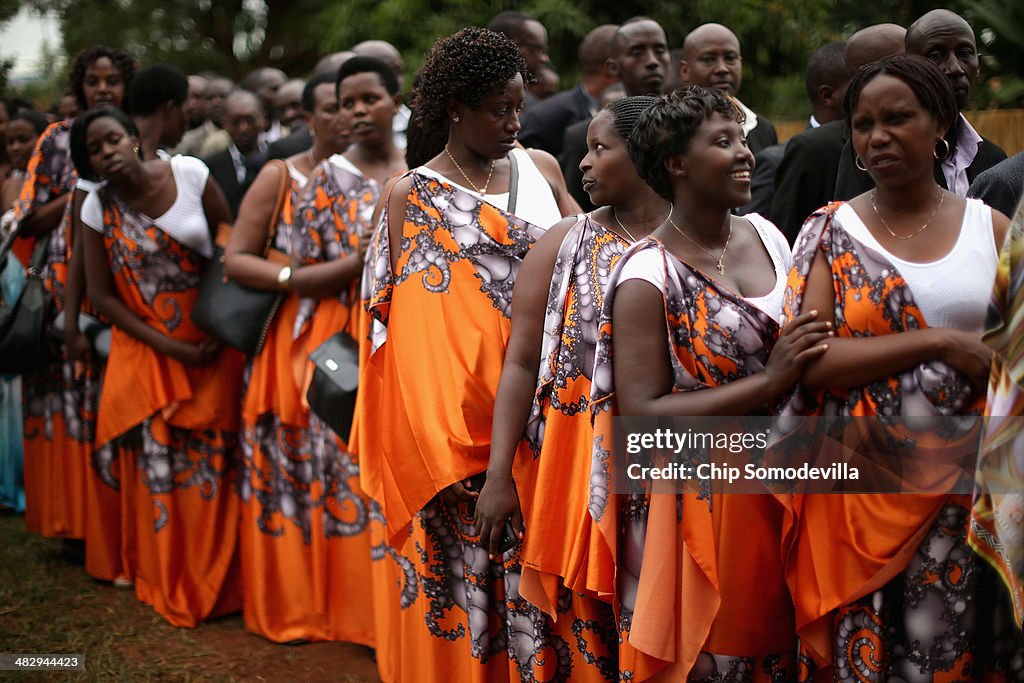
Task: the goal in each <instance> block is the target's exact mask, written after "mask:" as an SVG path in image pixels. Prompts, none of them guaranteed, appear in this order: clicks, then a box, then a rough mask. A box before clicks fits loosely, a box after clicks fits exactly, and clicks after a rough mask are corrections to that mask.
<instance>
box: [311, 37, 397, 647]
mask: <svg viewBox="0 0 1024 683" xmlns="http://www.w3.org/2000/svg"><path fill="white" fill-rule="evenodd" d="M336 93H337V96H338V110H339V116H338V125H339V127H340V128H341V129H342V130H345V131H349V134H350V136H351V137H350V141H351V144H350V145H349V147H348V149H347V150H345V152H344V154H341V153H339V154H334V155H332V156H331V157H330V158H328V159H327V160H325V161H323V162H322V163H321V164H320V165H319V167H318V168H317V170H316V173H315V174H314V176H313V177H312V178H311V179H310V182H309V186H308V187H307V188H306V190H305V192H304V193H303V196H302V199H301V200H300V202H299V205H298V207H297V211H296V216H295V229H294V231H293V233H292V258H293V261H294V267H295V271H294V274H293V276H292V287H293V288H294V289H295V291H296V292H297V293H298V295H299V296H300V297H304V301H303V307H302V309H301V310H300V312H299V315H298V318H297V321H296V329H305V330H308V333H307V335H306V337H305V340H304V343H305V348H306V353H307V354H308V353H310V352H312V351H313V350H314V349H316V348H317V347H318V346H320V345H321V344H323V343H324V342H325V341H327V339H328V338H329V337H331V336H332V335H334V334H335V333H337V332H338V331H342V330H344V331H347V332H348V333H349V334H351V335H353V336H356V335H358V332H357V330H358V329H359V328H360V326H361V325H362V324H363V323H362V320H363V317H362V316H361V315H360V306H358V304H357V302H358V300H359V299H358V297H359V294H358V292H359V278H360V275H361V274H362V270H363V259H364V257H365V254H366V247H367V245H368V244H369V239H370V234H371V232H372V230H373V228H372V226H373V213H374V208H375V207H376V206H377V202H378V199H379V198H380V192H381V187H382V186H383V184H384V183H385V181H386V180H387V179H388V178H390V177H391V176H392V175H395V174H396V173H400V172H401V171H403V170H405V162H404V160H403V158H402V153H401V151H400V150H399V149H398V148H396V147H395V143H394V136H393V133H392V121H393V119H394V115H395V112H396V110H397V109H398V105H399V103H400V100H399V95H398V80H397V78H396V76H395V73H394V71H393V70H392V69H391V68H390V67H389V66H388V65H387V64H385V63H384V62H381V61H380V60H377V59H372V58H370V57H353V58H351V59H349V60H347V61H346V62H345V63H344V64H343V65H342V66H341V68H340V69H339V70H338V75H337V87H336ZM306 369H307V377H306V381H305V383H304V385H303V386H304V387H306V386H308V385H309V381H310V378H311V375H312V364H310V363H307V368H306ZM309 421H310V440H311V443H312V447H313V462H314V468H313V473H314V475H313V476H314V477H316V478H317V480H318V486H319V488H318V493H317V496H316V497H315V504H316V506H317V508H318V515H320V516H321V518H322V521H321V523H320V525H319V532H318V535H319V538H318V539H317V540H316V541H315V542H314V546H315V549H317V550H318V553H319V555H320V558H321V565H322V566H320V567H318V572H319V576H318V578H317V581H316V582H315V583H314V586H313V587H314V596H315V599H316V600H317V601H318V604H320V605H322V608H323V610H324V618H325V620H326V628H327V630H328V633H329V635H330V637H331V639H333V640H345V641H349V642H353V643H360V644H363V645H367V646H371V647H372V646H373V645H374V644H375V642H376V640H377V639H376V634H375V632H374V610H373V592H372V590H370V586H371V583H372V582H371V579H370V571H371V567H370V562H371V555H372V551H371V547H370V546H371V533H370V527H371V524H372V523H373V522H374V521H375V519H377V518H379V513H378V512H377V511H376V510H375V509H374V507H373V505H372V501H370V499H369V497H368V496H367V495H366V494H364V493H363V490H362V488H361V486H360V483H359V466H360V465H359V461H358V459H357V458H356V456H355V455H354V453H353V452H352V450H353V449H350V448H349V446H348V441H349V435H348V434H336V433H335V432H334V431H333V430H332V429H331V428H330V427H328V426H327V424H326V423H324V422H323V421H322V420H321V419H320V418H319V417H317V416H316V415H310V418H309Z"/></svg>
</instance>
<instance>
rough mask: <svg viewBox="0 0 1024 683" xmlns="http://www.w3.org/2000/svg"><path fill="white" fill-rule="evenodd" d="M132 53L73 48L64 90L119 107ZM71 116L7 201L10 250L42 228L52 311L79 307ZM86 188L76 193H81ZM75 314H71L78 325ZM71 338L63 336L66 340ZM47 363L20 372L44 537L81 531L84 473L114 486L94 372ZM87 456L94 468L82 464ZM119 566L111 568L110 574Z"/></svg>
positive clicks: (65, 361)
mask: <svg viewBox="0 0 1024 683" xmlns="http://www.w3.org/2000/svg"><path fill="white" fill-rule="evenodd" d="M135 70H136V64H135V61H134V60H133V59H132V58H131V57H129V56H128V55H127V54H125V53H124V52H122V51H120V50H114V49H111V48H107V47H94V48H89V49H88V50H83V51H82V52H81V53H79V54H78V55H77V56H76V57H75V59H74V61H73V63H72V66H71V76H70V81H71V89H72V91H73V92H74V94H75V97H76V99H77V100H78V102H79V105H80V106H81V107H82V108H83V109H88V108H90V107H96V106H102V105H111V106H115V107H120V106H121V104H122V102H123V101H124V98H125V95H126V93H127V90H128V87H129V85H130V84H131V80H132V77H133V76H134V74H135ZM71 124H72V121H70V120H67V121H59V122H57V123H54V124H53V125H51V126H50V127H49V128H47V129H46V131H45V132H44V133H43V135H42V136H41V137H40V138H39V141H38V143H37V144H36V151H35V152H34V154H33V155H32V159H31V160H30V161H29V165H28V172H27V177H26V179H25V184H24V185H23V186H22V188H21V196H20V197H19V198H18V201H17V202H15V205H14V218H15V222H16V223H17V224H18V225H19V226H21V230H22V233H21V236H20V237H19V238H18V240H17V242H16V243H15V246H14V249H13V252H14V253H15V254H16V255H17V256H18V258H19V259H20V260H21V262H22V263H24V264H27V263H28V261H29V258H30V257H31V254H32V250H33V248H34V246H35V243H36V240H37V239H41V238H45V236H47V235H48V236H49V244H48V246H47V249H46V254H47V256H46V265H45V266H44V273H43V277H44V282H45V283H46V288H47V290H48V291H49V292H50V293H51V295H52V296H53V301H54V305H55V313H56V311H60V310H62V309H64V308H65V306H67V307H69V308H71V309H73V310H74V311H75V313H77V312H78V310H79V307H80V306H81V297H82V290H83V289H84V287H83V286H82V283H83V282H84V274H79V277H78V278H76V279H75V280H74V282H69V278H68V269H69V264H70V262H71V245H72V242H73V236H72V220H71V219H72V215H73V213H74V212H73V211H72V202H71V201H70V200H71V198H72V195H73V194H74V193H73V190H74V188H75V186H76V184H77V182H78V176H77V174H76V173H75V169H74V165H73V163H72V160H71V154H70V149H69V134H70V130H71ZM84 197H85V194H84V190H83V191H82V192H79V193H78V194H77V200H78V201H79V202H80V201H81V200H82V199H84ZM77 318H78V316H77V315H71V316H70V319H71V320H73V321H74V322H75V324H76V327H77ZM72 344H74V341H73V340H71V339H69V340H68V346H71V345H72ZM66 349H67V347H65V349H62V350H61V356H60V357H59V358H58V359H55V360H54V362H53V363H52V364H51V365H49V366H48V367H46V368H44V369H42V370H40V371H37V372H31V373H27V374H25V375H24V377H23V380H24V382H23V385H22V386H23V389H24V391H23V392H22V398H23V404H24V406H23V408H24V410H23V417H24V420H25V456H24V457H25V526H26V527H27V528H28V529H29V530H30V531H35V532H38V533H41V534H43V535H44V536H59V537H63V538H66V539H83V538H85V536H86V526H87V514H86V498H87V489H88V488H89V487H88V485H87V480H88V479H89V478H90V477H98V478H100V479H102V480H103V481H106V482H108V483H109V484H110V485H112V486H115V487H116V486H117V482H116V476H115V475H114V474H113V466H112V465H111V463H112V457H111V454H110V452H109V451H103V450H100V449H96V450H94V448H93V438H94V436H95V428H96V409H97V405H98V402H99V389H100V384H101V379H102V372H101V370H100V368H99V367H98V365H97V363H93V362H89V363H86V364H85V365H84V366H83V367H81V368H79V369H78V370H77V371H76V368H75V366H74V362H73V360H72V358H70V356H69V354H68V351H67V350H66ZM90 463H91V464H92V466H93V472H91V473H90V472H89V465H90ZM117 573H118V569H112V573H111V574H110V575H104V576H101V578H105V579H108V580H109V579H113V578H114V576H116V575H117Z"/></svg>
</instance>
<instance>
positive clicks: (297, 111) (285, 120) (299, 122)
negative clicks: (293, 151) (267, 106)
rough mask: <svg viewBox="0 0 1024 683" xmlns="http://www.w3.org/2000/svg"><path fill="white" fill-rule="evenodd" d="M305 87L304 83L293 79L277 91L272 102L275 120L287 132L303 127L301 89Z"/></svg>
mask: <svg viewBox="0 0 1024 683" xmlns="http://www.w3.org/2000/svg"><path fill="white" fill-rule="evenodd" d="M305 87H306V82H305V81H303V80H302V79H299V78H293V79H291V80H289V81H286V82H285V84H284V85H282V86H281V87H280V88H278V89H277V98H276V99H275V100H274V106H275V107H276V108H277V118H278V120H279V121H280V122H281V125H283V126H285V127H286V128H287V129H288V130H289V131H293V130H297V127H299V128H300V127H302V126H304V125H305V123H303V121H304V117H303V109H302V89H303V88H305Z"/></svg>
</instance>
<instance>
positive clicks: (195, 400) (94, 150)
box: [71, 108, 245, 627]
mask: <svg viewBox="0 0 1024 683" xmlns="http://www.w3.org/2000/svg"><path fill="white" fill-rule="evenodd" d="M71 153H72V156H73V159H74V161H75V165H76V167H77V168H78V169H79V171H80V172H81V174H82V175H83V177H87V178H94V179H99V178H105V179H106V180H107V183H106V185H105V186H103V187H101V188H99V189H96V190H94V191H93V192H91V193H90V194H89V196H88V197H87V198H86V200H85V202H84V203H83V204H82V212H81V216H82V222H83V223H84V224H85V226H87V230H85V231H84V234H83V236H82V238H83V239H82V247H83V251H84V260H85V267H86V275H87V279H88V285H89V294H90V296H91V298H92V300H93V302H94V303H95V305H96V307H97V309H98V310H99V311H100V312H101V313H102V314H103V315H105V316H106V317H107V319H109V320H110V322H111V323H112V324H113V331H112V338H111V343H110V367H111V368H121V369H126V368H131V371H122V372H113V373H109V374H108V375H107V376H106V378H105V383H104V390H103V394H102V396H101V399H100V407H99V417H98V419H97V423H96V443H97V444H98V445H100V446H104V445H106V444H111V443H115V442H116V444H117V448H118V450H119V453H120V457H119V459H118V460H119V463H120V473H119V474H120V477H119V480H120V486H121V495H122V500H124V501H125V506H124V508H123V509H122V511H121V514H122V516H123V519H122V524H121V526H120V528H121V529H123V530H124V532H123V537H122V541H123V543H122V556H123V557H124V558H125V560H124V561H125V564H126V565H128V566H127V572H128V573H129V575H133V576H134V578H135V594H136V596H137V597H138V598H139V599H140V600H142V601H143V602H145V603H147V604H149V605H151V606H152V607H153V608H154V609H155V610H156V611H157V612H158V613H159V614H160V615H161V616H163V617H164V618H165V619H166V620H167V621H168V622H170V623H171V624H173V625H175V626H186V627H192V626H196V625H197V624H198V623H199V622H200V621H202V620H204V619H206V618H209V617H212V616H217V615H220V614H226V613H229V612H232V611H235V610H237V609H238V608H239V606H240V603H241V596H240V593H239V587H240V582H239V580H238V575H237V574H238V566H237V553H236V547H237V538H238V516H239V501H238V496H237V494H236V492H235V490H234V489H235V481H234V479H235V476H234V473H235V468H236V467H237V457H238V453H237V451H238V446H237V439H236V432H237V431H238V408H237V404H238V395H239V392H240V390H241V379H242V368H243V365H244V362H245V359H244V357H243V356H242V355H241V354H240V353H238V352H236V351H234V350H232V349H220V348H219V345H218V344H217V342H216V341H214V340H212V339H210V338H208V337H206V335H205V334H203V333H202V332H201V331H200V330H199V329H198V328H196V327H195V325H194V324H193V323H192V321H191V317H190V311H191V307H192V304H193V302H194V301H195V299H196V297H197V296H198V294H199V281H200V273H201V270H202V267H203V265H204V263H205V262H206V260H207V259H208V258H209V257H210V256H211V255H212V253H213V244H212V239H211V235H210V229H209V226H210V224H214V225H219V224H220V223H221V222H222V221H225V220H228V219H229V213H228V208H227V202H226V200H225V199H224V196H223V194H222V193H221V192H220V189H219V188H218V187H217V185H216V183H214V182H213V181H211V180H210V177H209V175H210V174H209V169H207V168H206V166H205V165H204V164H203V163H202V162H200V161H199V160H198V159H194V158H192V157H183V156H178V157H174V158H173V159H171V160H170V161H164V160H152V161H145V162H144V161H142V160H141V159H140V158H139V139H138V136H137V133H136V131H135V128H134V124H132V123H131V121H130V120H129V119H128V118H127V116H126V115H125V114H124V113H123V112H121V111H120V110H117V109H112V108H103V109H96V110H92V111H89V112H86V113H85V114H83V115H82V116H80V117H79V118H78V119H76V120H75V124H74V126H73V127H72V129H71Z"/></svg>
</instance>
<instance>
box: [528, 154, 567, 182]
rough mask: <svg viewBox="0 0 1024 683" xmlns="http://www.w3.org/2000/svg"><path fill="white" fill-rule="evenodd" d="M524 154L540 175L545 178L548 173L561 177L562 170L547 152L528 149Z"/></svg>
mask: <svg viewBox="0 0 1024 683" xmlns="http://www.w3.org/2000/svg"><path fill="white" fill-rule="evenodd" d="M526 153H527V154H529V155H530V159H532V160H533V163H535V164H536V165H537V168H539V169H540V171H541V173H543V174H544V175H545V176H547V175H548V174H549V173H554V174H557V175H558V176H559V177H561V175H562V169H561V167H560V166H559V165H558V160H557V159H555V157H553V156H551V155H550V154H549V153H548V152H545V151H544V150H542V149H533V148H530V149H528V150H526Z"/></svg>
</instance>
